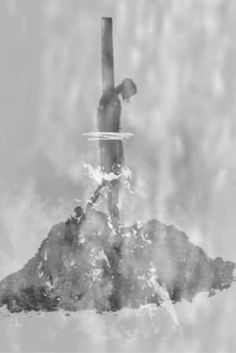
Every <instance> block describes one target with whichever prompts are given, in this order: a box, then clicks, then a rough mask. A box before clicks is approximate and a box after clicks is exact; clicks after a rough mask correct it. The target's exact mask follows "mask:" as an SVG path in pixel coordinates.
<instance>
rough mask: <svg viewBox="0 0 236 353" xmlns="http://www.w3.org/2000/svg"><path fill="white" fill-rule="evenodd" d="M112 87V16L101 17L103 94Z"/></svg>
mask: <svg viewBox="0 0 236 353" xmlns="http://www.w3.org/2000/svg"><path fill="white" fill-rule="evenodd" d="M113 89H114V59H113V39H112V18H111V17H102V90H103V94H104V93H107V92H109V91H112V90H113Z"/></svg>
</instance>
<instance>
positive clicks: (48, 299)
mask: <svg viewBox="0 0 236 353" xmlns="http://www.w3.org/2000/svg"><path fill="white" fill-rule="evenodd" d="M80 216H81V215H80ZM234 269H235V264H234V263H232V262H230V261H223V260H222V259H221V258H216V259H211V258H209V257H208V256H207V255H206V254H205V253H204V251H203V250H202V249H201V248H200V247H197V246H195V245H193V244H192V243H191V242H190V241H189V240H188V237H187V235H186V234H184V233H183V232H180V231H179V230H177V229H176V228H175V227H174V226H171V225H165V224H162V223H161V222H159V221H157V220H155V219H153V220H150V221H148V222H147V223H145V224H142V225H141V224H134V225H133V226H131V227H120V232H119V235H117V234H115V232H114V229H113V227H112V226H111V223H110V221H109V219H108V218H107V216H106V215H105V214H104V213H102V212H97V211H93V210H90V211H88V212H87V213H86V215H83V216H81V217H79V215H78V214H77V216H74V217H71V218H70V219H69V220H67V221H66V222H62V223H59V224H56V225H55V226H53V227H52V228H51V230H50V232H49V234H48V236H47V238H46V239H45V240H44V241H43V242H42V244H41V246H40V248H39V250H38V252H37V254H36V255H35V256H34V257H33V258H32V259H31V260H29V261H28V263H27V264H26V265H25V266H24V267H23V268H22V269H21V270H20V271H18V272H16V273H13V274H11V275H9V276H8V277H6V278H5V279H4V280H2V281H1V282H0V306H3V305H6V306H7V308H8V309H9V311H10V312H20V311H22V310H24V311H30V310H36V311H41V310H43V311H54V310H59V309H64V310H68V311H75V310H83V309H95V310H97V311H98V312H103V311H109V310H112V311H116V310H119V309H121V308H122V307H133V308H137V307H139V306H141V305H143V304H147V303H156V304H157V305H159V304H161V302H162V301H164V300H165V298H168V300H171V301H172V302H173V303H174V302H177V301H180V300H181V299H186V300H189V301H191V300H192V299H193V298H194V296H195V295H196V294H197V293H199V292H208V293H209V295H212V294H215V291H216V290H223V289H225V288H228V287H230V285H231V284H232V282H233V280H234V278H233V271H234ZM163 293H164V294H163Z"/></svg>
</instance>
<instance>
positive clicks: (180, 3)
mask: <svg viewBox="0 0 236 353" xmlns="http://www.w3.org/2000/svg"><path fill="white" fill-rule="evenodd" d="M102 16H112V17H113V26H114V55H115V76H116V83H119V82H120V81H121V80H122V79H123V78H124V77H131V78H132V79H134V80H135V82H136V83H137V86H138V95H137V96H135V97H134V99H133V100H132V101H131V102H130V104H126V105H125V106H124V109H123V115H122V131H124V132H132V133H134V137H133V138H131V139H129V140H126V141H125V156H126V161H127V163H128V165H129V167H130V169H131V170H132V172H133V181H132V188H133V191H134V194H128V193H127V195H125V196H124V198H123V210H124V212H123V216H122V217H123V220H124V221H126V222H129V223H132V222H134V221H137V220H140V221H146V220H148V219H150V218H153V217H156V218H158V219H159V220H161V221H163V222H165V223H167V224H174V225H175V226H176V227H177V228H179V229H181V230H183V231H185V232H186V233H187V234H188V236H189V238H190V240H191V241H192V242H194V243H195V244H197V245H200V246H201V247H202V248H203V249H204V250H205V251H206V253H207V254H208V255H209V256H212V257H216V256H222V257H223V258H224V259H227V260H231V261H235V262H236V254H235V252H236V237H235V230H236V215H235V209H236V152H235V151H236V117H235V114H236V97H235V95H236V41H235V35H236V2H235V1H233V0H146V1H144V0H138V1H137V0H107V1H106V0H97V1H94V0H0V279H2V278H4V277H5V276H6V275H8V274H10V273H11V272H14V271H16V270H18V269H20V268H21V267H22V266H23V265H24V264H25V263H26V262H27V261H28V260H29V259H30V258H31V257H32V256H33V255H34V254H35V253H36V251H37V249H38V247H39V245H40V243H41V241H42V240H43V239H44V238H45V236H46V235H47V232H48V230H49V229H50V227H51V226H52V225H53V224H55V223H56V222H59V221H61V220H65V219H66V217H68V215H69V214H70V212H71V210H72V208H73V207H74V206H75V204H76V203H75V201H74V199H79V200H81V202H82V204H83V202H85V200H86V199H87V198H88V195H89V194H90V192H91V191H92V190H93V188H94V185H95V183H94V182H93V181H92V180H90V179H89V178H88V175H87V172H86V169H85V168H84V166H83V165H84V164H85V163H89V164H92V165H93V166H96V165H97V163H98V158H97V157H98V147H97V144H96V142H88V141H87V139H86V138H85V137H83V133H85V132H90V131H94V130H95V126H96V109H97V104H98V100H99V97H100V95H101V68H100V65H101V63H100V60H101V58H100V35H101V33H100V27H101V17H102ZM127 210H128V211H129V215H128V219H127V213H128V212H127ZM235 298H236V287H235V286H233V287H232V288H230V289H229V290H227V291H224V292H222V293H219V294H217V295H216V296H214V297H212V298H207V297H206V296H205V295H203V294H201V295H199V296H197V297H196V299H195V300H194V301H193V303H188V302H182V303H178V304H177V305H175V309H176V313H177V315H178V319H179V322H180V324H181V326H182V333H179V332H176V331H175V329H174V327H173V323H172V321H171V319H170V318H169V317H168V316H167V315H166V313H165V312H163V310H161V309H157V310H156V311H154V312H153V313H150V312H149V311H148V309H147V308H146V309H145V308H144V309H143V310H136V311H131V310H122V312H120V313H118V314H105V315H97V314H94V313H92V312H83V313H75V314H72V315H70V316H65V313H63V312H60V313H47V314H46V313H45V314H40V315H39V314H30V315H29V314H28V315H26V314H18V315H16V314H12V315H8V316H6V313H4V312H1V314H0V352H8V351H9V352H107V353H113V352H135V353H136V352H163V353H170V352H171V353H172V352H182V353H195V352H198V353H205V352H208V353H211V352H214V353H218V352H219V353H222V352H223V353H224V352H225V353H229V352H232V353H233V352H235V351H236V335H235V327H236V314H235V313H236V301H235Z"/></svg>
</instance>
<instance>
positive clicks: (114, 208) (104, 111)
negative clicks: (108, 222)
mask: <svg viewBox="0 0 236 353" xmlns="http://www.w3.org/2000/svg"><path fill="white" fill-rule="evenodd" d="M136 93H137V87H136V84H135V83H134V81H133V80H132V79H130V78H125V79H124V80H123V81H122V82H121V83H120V84H119V85H118V86H117V87H115V88H114V89H110V90H107V91H105V92H104V93H103V95H102V97H101V99H100V100H99V106H98V112H97V128H98V130H99V132H101V133H103V132H109V133H119V132H120V128H121V100H120V96H121V98H122V100H123V101H129V100H130V98H131V97H132V96H134V95H135V94H136ZM99 148H100V167H101V171H102V172H103V173H107V174H109V173H114V178H113V179H112V180H111V182H110V189H109V192H108V208H109V211H110V216H111V218H112V220H113V221H116V220H118V219H119V207H118V194H119V180H118V179H119V176H120V174H121V171H122V166H123V164H124V149H123V143H122V139H121V138H119V137H116V136H115V137H114V139H112V136H111V137H110V138H108V139H103V138H101V139H100V140H99Z"/></svg>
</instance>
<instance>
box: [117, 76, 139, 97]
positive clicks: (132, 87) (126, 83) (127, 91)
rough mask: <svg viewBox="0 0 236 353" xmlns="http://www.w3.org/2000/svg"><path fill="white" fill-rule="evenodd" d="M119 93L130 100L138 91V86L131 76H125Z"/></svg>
mask: <svg viewBox="0 0 236 353" xmlns="http://www.w3.org/2000/svg"><path fill="white" fill-rule="evenodd" d="M119 93H120V94H121V96H122V99H123V100H127V101H128V100H129V99H130V98H131V97H132V96H134V95H135V94H136V93H137V86H136V84H135V83H134V81H133V80H131V78H125V79H124V80H123V81H122V82H121V84H120V85H119Z"/></svg>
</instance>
